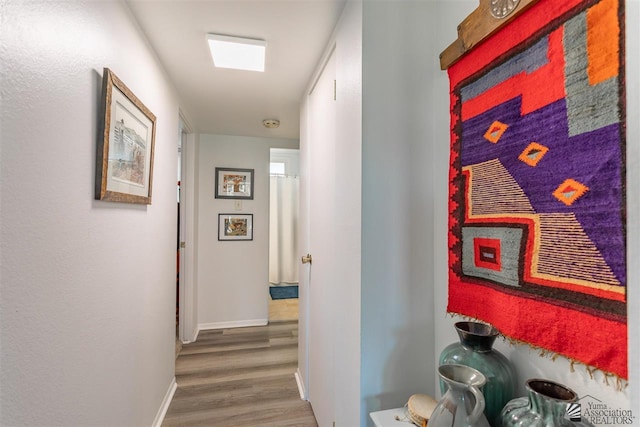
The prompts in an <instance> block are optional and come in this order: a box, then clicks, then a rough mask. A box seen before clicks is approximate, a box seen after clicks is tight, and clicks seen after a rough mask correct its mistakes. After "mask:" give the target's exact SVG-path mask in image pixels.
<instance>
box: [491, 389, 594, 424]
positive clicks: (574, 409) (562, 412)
mask: <svg viewBox="0 0 640 427" xmlns="http://www.w3.org/2000/svg"><path fill="white" fill-rule="evenodd" d="M525 388H526V389H527V394H528V396H527V397H519V398H517V399H513V400H511V401H510V402H509V403H507V404H506V405H505V407H504V409H503V410H502V414H501V415H500V423H499V424H498V426H502V427H523V426H527V427H557V426H564V427H573V426H584V427H593V424H591V423H590V422H588V421H587V420H586V419H585V418H583V417H581V415H580V406H579V405H578V404H577V402H578V395H577V394H576V393H575V392H574V391H573V390H571V389H570V388H568V387H566V386H563V385H562V384H558V383H555V382H553V381H549V380H541V379H530V380H528V381H527V382H526V384H525Z"/></svg>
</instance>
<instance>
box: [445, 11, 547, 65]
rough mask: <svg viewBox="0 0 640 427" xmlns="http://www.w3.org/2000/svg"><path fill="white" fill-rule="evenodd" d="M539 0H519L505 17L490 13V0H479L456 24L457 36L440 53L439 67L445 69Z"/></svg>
mask: <svg viewBox="0 0 640 427" xmlns="http://www.w3.org/2000/svg"><path fill="white" fill-rule="evenodd" d="M538 1H539V0H520V3H519V4H518V6H516V8H515V9H514V11H513V12H512V13H511V14H510V15H509V16H507V17H506V18H502V19H500V18H494V17H493V16H492V15H491V4H490V3H491V0H480V5H479V6H478V7H477V8H476V9H475V10H474V11H473V12H471V14H470V15H469V16H467V17H466V18H465V20H464V21H462V22H461V23H460V25H458V38H457V39H456V41H454V42H453V43H451V44H450V45H449V47H448V48H446V49H445V50H444V51H442V53H441V54H440V69H442V70H447V69H449V67H451V66H452V65H453V64H455V63H456V62H457V61H458V60H459V59H460V58H461V57H462V56H463V55H464V54H466V53H467V52H469V51H470V50H471V49H473V48H474V47H475V46H476V45H478V44H479V43H480V42H482V41H483V40H485V39H487V38H488V37H489V36H491V35H492V34H493V33H495V32H496V31H498V30H499V29H500V28H502V27H504V26H505V25H507V24H508V23H509V22H511V21H512V20H513V19H514V18H515V17H517V16H518V15H520V14H521V13H522V12H524V11H525V10H527V9H529V8H530V7H531V6H533V5H534V4H536V3H537V2H538Z"/></svg>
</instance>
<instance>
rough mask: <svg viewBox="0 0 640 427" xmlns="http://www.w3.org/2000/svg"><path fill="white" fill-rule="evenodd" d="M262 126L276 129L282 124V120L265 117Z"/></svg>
mask: <svg viewBox="0 0 640 427" xmlns="http://www.w3.org/2000/svg"><path fill="white" fill-rule="evenodd" d="M262 126H264V127H266V128H269V129H275V128H277V127H278V126H280V120H276V119H265V120H263V121H262Z"/></svg>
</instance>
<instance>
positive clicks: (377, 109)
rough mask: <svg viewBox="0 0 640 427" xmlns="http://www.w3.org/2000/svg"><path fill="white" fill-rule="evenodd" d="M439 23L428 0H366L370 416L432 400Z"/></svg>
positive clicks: (365, 314) (366, 396)
mask: <svg viewBox="0 0 640 427" xmlns="http://www.w3.org/2000/svg"><path fill="white" fill-rule="evenodd" d="M434 19H435V17H434V16H433V5H432V4H430V3H429V2H424V1H422V2H413V1H412V2H409V1H402V2H390V1H385V2H365V3H364V17H363V23H364V24H363V27H364V29H363V34H364V36H363V71H362V74H363V77H362V78H363V149H362V151H363V155H362V156H363V160H362V162H363V196H362V197H363V218H362V224H363V225H362V228H363V231H362V233H363V243H362V248H363V250H362V380H361V383H362V397H363V403H362V408H361V410H362V417H363V420H366V419H367V418H368V416H367V414H368V412H371V411H375V410H380V409H388V408H392V407H401V406H403V405H404V404H405V403H406V401H407V399H408V397H409V396H410V395H411V394H414V393H428V394H432V395H433V394H434V376H435V369H434V366H435V358H434V354H433V342H434V320H433V289H434V282H433V259H434V249H433V246H432V242H433V239H434V223H433V221H431V218H433V210H434V201H433V199H434V196H433V191H434V184H433V177H432V171H433V169H434V168H435V167H436V165H435V161H434V158H433V155H432V150H433V145H434V144H437V143H438V141H437V140H435V139H434V138H433V137H432V131H433V128H434V127H438V126H443V125H444V126H443V128H444V129H445V131H446V129H447V126H446V122H442V123H440V122H437V121H436V120H434V119H433V118H432V114H433V112H432V110H435V109H442V110H443V111H445V112H446V111H448V105H447V104H446V103H445V104H440V105H437V104H435V103H434V102H433V101H432V99H433V96H432V91H433V90H432V87H431V81H432V80H433V79H435V78H436V77H438V75H439V74H440V73H439V70H438V69H437V68H435V66H434V64H435V63H436V61H437V54H435V57H434V52H435V50H436V47H435V42H434V40H435V39H437V34H436V33H435V32H434V30H433V25H432V24H433V22H432V21H433V20H434ZM442 142H443V143H444V144H446V139H444V140H443V141H442ZM438 285H443V283H438ZM367 421H368V423H369V425H372V424H371V420H367ZM363 425H364V424H363Z"/></svg>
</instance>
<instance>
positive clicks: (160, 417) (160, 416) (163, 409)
mask: <svg viewBox="0 0 640 427" xmlns="http://www.w3.org/2000/svg"><path fill="white" fill-rule="evenodd" d="M177 388H178V383H176V377H173V379H172V380H171V384H169V389H168V390H167V394H165V395H164V400H163V401H162V405H161V406H160V409H158V413H157V414H156V419H155V420H153V425H152V427H161V426H162V422H163V421H164V417H165V415H167V411H168V410H169V405H170V404H171V400H172V399H173V395H174V393H175V392H176V389H177Z"/></svg>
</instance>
